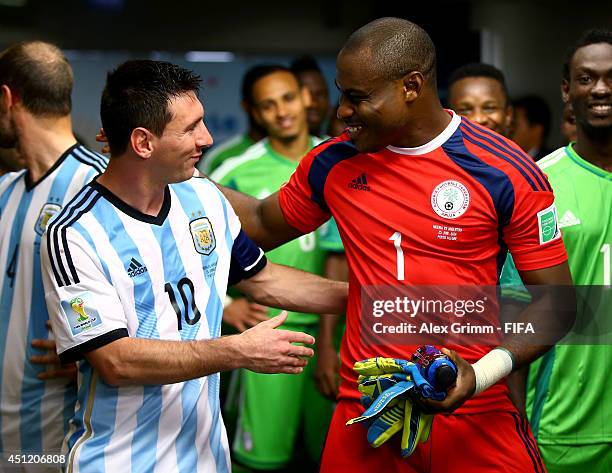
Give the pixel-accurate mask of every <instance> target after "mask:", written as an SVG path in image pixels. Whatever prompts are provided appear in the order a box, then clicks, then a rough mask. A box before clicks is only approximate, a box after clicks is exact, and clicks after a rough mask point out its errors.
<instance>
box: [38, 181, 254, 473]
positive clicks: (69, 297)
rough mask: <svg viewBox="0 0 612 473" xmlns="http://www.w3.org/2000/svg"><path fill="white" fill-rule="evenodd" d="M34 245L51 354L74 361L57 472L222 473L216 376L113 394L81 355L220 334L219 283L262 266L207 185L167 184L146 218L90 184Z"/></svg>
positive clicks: (225, 454)
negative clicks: (126, 343)
mask: <svg viewBox="0 0 612 473" xmlns="http://www.w3.org/2000/svg"><path fill="white" fill-rule="evenodd" d="M45 245H46V246H45V247H44V248H43V250H42V259H43V262H44V263H46V266H45V272H44V274H43V279H44V283H45V288H46V297H47V304H48V306H49V311H50V314H51V321H52V325H53V329H54V331H55V333H56V337H57V343H58V353H59V354H60V357H61V358H62V359H64V360H80V361H79V374H80V376H79V392H78V401H77V411H76V414H75V418H74V424H73V426H74V429H73V430H72V431H70V432H69V434H68V436H67V443H68V447H69V449H70V452H69V455H68V465H67V471H68V472H78V471H83V472H87V473H90V472H112V473H116V472H118V471H121V472H129V471H131V472H154V471H158V472H164V473H165V472H169V471H179V472H185V473H186V472H196V471H201V472H227V471H229V470H230V462H229V450H228V444H227V437H226V433H225V427H224V425H223V421H222V419H221V415H220V410H219V375H218V374H215V375H211V376H207V377H204V378H199V379H193V380H190V381H186V382H182V383H175V384H168V385H152V386H136V387H133V386H129V387H115V386H111V385H109V384H106V383H105V382H104V381H103V380H102V379H101V378H100V377H99V376H98V374H97V372H96V371H95V370H94V369H93V368H92V366H91V365H90V364H89V363H88V362H87V360H85V359H83V358H82V357H83V354H85V353H87V352H88V351H91V350H94V349H96V348H98V347H101V346H103V345H106V344H108V343H111V342H113V341H115V340H117V339H119V338H121V337H126V336H129V337H138V338H147V339H163V340H175V341H180V340H201V339H210V338H214V337H218V336H219V335H220V328H221V318H222V311H223V304H222V301H223V298H224V297H225V293H226V289H227V285H228V277H229V280H230V283H232V282H237V281H239V280H240V279H243V278H245V277H250V276H252V275H254V274H255V273H257V272H258V271H259V270H260V269H261V268H263V266H264V265H265V261H266V260H265V256H263V252H262V251H261V250H260V249H259V248H258V247H257V246H256V245H255V244H254V243H252V242H251V240H249V239H248V238H247V237H246V236H245V235H244V233H243V232H242V231H241V229H240V222H239V220H238V218H237V217H236V215H235V214H234V211H233V209H232V208H231V206H230V204H229V203H228V202H227V201H226V200H225V198H224V197H223V195H222V194H221V193H220V192H219V191H218V190H217V188H216V186H215V185H214V184H212V183H211V182H210V181H208V180H206V179H200V178H192V179H190V180H188V181H186V182H183V183H179V184H173V185H170V186H168V187H167V188H166V191H165V198H164V202H163V205H162V208H161V210H160V212H159V214H158V215H157V216H149V215H145V214H142V213H140V212H139V211H137V210H135V209H133V208H132V207H129V206H128V205H127V204H126V203H124V202H123V201H121V200H120V199H119V198H118V197H116V196H115V195H113V194H112V193H110V191H108V190H107V189H106V188H105V187H103V186H101V185H100V184H98V183H97V182H95V181H94V182H93V183H91V184H90V185H89V186H87V187H85V188H84V189H83V190H82V192H80V193H79V194H78V195H77V196H76V197H75V198H74V199H73V201H72V202H71V204H69V205H68V206H67V207H66V208H65V209H64V210H63V211H62V212H61V213H60V215H59V216H58V217H57V218H56V219H55V220H54V222H53V223H52V224H51V225H49V228H48V229H47V233H46V242H45Z"/></svg>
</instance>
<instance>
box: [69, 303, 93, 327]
mask: <svg viewBox="0 0 612 473" xmlns="http://www.w3.org/2000/svg"><path fill="white" fill-rule="evenodd" d="M70 307H71V308H72V310H74V311H75V312H76V313H77V314H78V316H79V318H78V319H77V320H78V321H79V322H84V321H85V320H87V319H88V318H89V315H87V314H86V313H85V301H84V300H83V299H82V298H80V297H75V298H74V299H70Z"/></svg>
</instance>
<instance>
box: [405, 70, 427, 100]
mask: <svg viewBox="0 0 612 473" xmlns="http://www.w3.org/2000/svg"><path fill="white" fill-rule="evenodd" d="M424 84H425V78H424V77H423V74H422V73H420V72H419V71H412V72H409V73H408V74H406V75H405V76H404V77H403V79H402V85H403V86H404V100H405V101H406V102H414V101H415V100H416V99H417V98H418V97H419V96H420V95H421V92H422V90H423V85H424Z"/></svg>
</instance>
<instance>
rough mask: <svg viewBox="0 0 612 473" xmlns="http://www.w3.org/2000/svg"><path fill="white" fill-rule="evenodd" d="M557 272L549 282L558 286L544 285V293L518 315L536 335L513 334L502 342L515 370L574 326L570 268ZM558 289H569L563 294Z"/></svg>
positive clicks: (574, 299)
mask: <svg viewBox="0 0 612 473" xmlns="http://www.w3.org/2000/svg"><path fill="white" fill-rule="evenodd" d="M556 273H557V274H556V275H553V278H552V280H550V281H547V283H548V284H549V285H550V286H551V287H553V285H557V289H556V290H552V289H551V290H545V289H544V288H545V287H546V286H542V287H543V289H542V291H541V294H538V297H537V298H535V297H534V300H533V302H532V303H531V304H529V306H528V307H527V309H526V310H525V311H523V312H522V313H521V314H520V315H519V316H518V319H517V321H518V322H522V323H524V324H527V323H532V324H533V325H534V327H535V331H536V333H535V334H531V333H520V332H519V333H511V334H509V335H507V336H506V338H505V339H504V341H503V343H502V346H503V347H504V348H506V349H508V350H509V351H510V352H511V353H512V354H513V356H514V361H515V366H514V368H515V370H516V369H517V368H519V367H521V366H525V365H527V364H528V363H530V362H531V361H533V360H535V359H536V358H538V357H540V356H542V355H543V354H544V353H546V352H547V351H548V350H549V349H550V348H551V347H552V346H553V345H554V344H555V343H556V342H558V341H559V340H560V339H561V338H562V337H563V336H564V335H566V334H567V333H568V332H569V330H570V329H571V328H572V326H573V325H574V322H575V319H576V295H575V291H574V288H573V286H572V280H571V276H570V274H569V268H567V265H563V266H562V267H560V268H559V270H557V271H556ZM523 280H525V282H526V283H527V284H528V285H529V284H531V283H532V281H530V280H529V278H528V277H527V278H525V277H523ZM537 282H539V281H537ZM558 286H567V287H566V288H564V289H563V293H561V292H560V290H559V287H558ZM524 326H525V325H523V327H524ZM542 334H547V336H546V339H545V340H543V339H542Z"/></svg>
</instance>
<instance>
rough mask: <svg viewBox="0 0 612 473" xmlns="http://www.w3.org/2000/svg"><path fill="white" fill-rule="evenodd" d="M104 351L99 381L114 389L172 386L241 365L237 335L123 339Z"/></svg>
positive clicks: (99, 364) (100, 364)
mask: <svg viewBox="0 0 612 473" xmlns="http://www.w3.org/2000/svg"><path fill="white" fill-rule="evenodd" d="M103 349H104V350H105V353H104V359H103V360H100V361H101V363H95V360H90V362H91V361H94V362H93V363H92V365H94V367H95V366H96V365H98V366H99V367H100V370H99V371H100V374H101V376H102V378H103V379H104V380H105V381H106V382H107V383H109V384H112V385H116V386H130V385H158V384H172V383H178V382H181V381H186V380H189V379H194V378H200V377H203V376H207V375H209V374H212V373H216V372H218V371H227V370H231V369H235V368H238V367H239V366H241V359H242V358H243V354H242V352H241V349H240V344H239V340H238V338H237V336H235V335H234V336H228V337H221V338H217V339H212V340H199V341H171V340H145V339H139V338H132V337H125V338H122V339H120V340H117V341H115V342H113V343H112V344H110V345H108V346H107V347H103Z"/></svg>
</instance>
